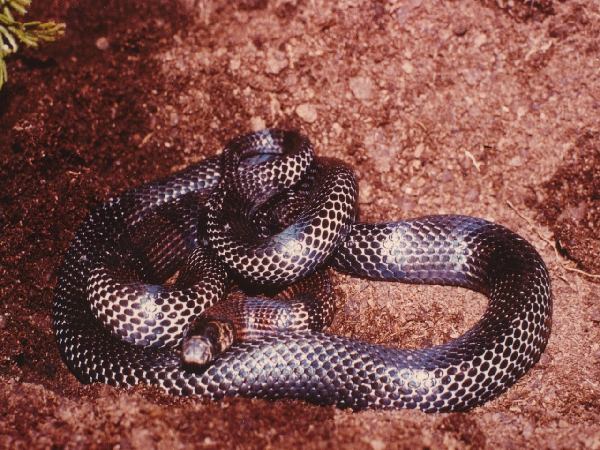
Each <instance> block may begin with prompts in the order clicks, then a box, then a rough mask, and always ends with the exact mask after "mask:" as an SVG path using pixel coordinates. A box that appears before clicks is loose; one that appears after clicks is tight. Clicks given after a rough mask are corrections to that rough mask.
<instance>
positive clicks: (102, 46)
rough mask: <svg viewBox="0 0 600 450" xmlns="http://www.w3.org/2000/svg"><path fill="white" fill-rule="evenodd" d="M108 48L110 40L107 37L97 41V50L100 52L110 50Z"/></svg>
mask: <svg viewBox="0 0 600 450" xmlns="http://www.w3.org/2000/svg"><path fill="white" fill-rule="evenodd" d="M108 47H110V42H108V39H106V38H105V37H101V38H98V39H97V40H96V48H97V49H98V50H102V51H104V50H108Z"/></svg>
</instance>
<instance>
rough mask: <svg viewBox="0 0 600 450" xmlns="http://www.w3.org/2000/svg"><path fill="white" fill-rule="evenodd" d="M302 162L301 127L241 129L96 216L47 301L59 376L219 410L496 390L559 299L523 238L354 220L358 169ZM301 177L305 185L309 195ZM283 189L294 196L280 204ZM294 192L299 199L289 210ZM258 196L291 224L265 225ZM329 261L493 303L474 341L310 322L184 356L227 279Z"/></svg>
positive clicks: (459, 227)
mask: <svg viewBox="0 0 600 450" xmlns="http://www.w3.org/2000/svg"><path fill="white" fill-rule="evenodd" d="M311 152H312V147H311V146H310V143H308V141H307V139H306V138H304V137H303V136H301V135H299V134H298V133H295V132H286V131H279V130H265V131H261V132H256V133H250V134H247V135H243V136H240V137H238V138H236V139H234V140H233V141H232V142H230V143H229V144H228V146H227V147H226V149H225V150H224V152H223V154H222V155H220V156H215V157H211V158H208V159H206V160H204V161H202V162H200V163H198V164H195V165H193V166H190V167H188V168H187V169H185V170H183V171H181V172H178V173H176V174H174V175H171V176H169V177H167V178H165V179H163V180H161V181H157V182H153V183H149V184H146V185H143V186H141V187H138V188H135V189H132V190H128V191H126V192H124V193H123V194H121V195H119V196H117V197H115V198H112V199H110V200H108V201H107V202H106V203H104V204H103V205H102V206H100V207H99V208H98V209H97V210H96V211H94V212H92V213H91V214H90V215H89V216H88V217H87V218H86V219H85V221H84V222H83V223H82V225H81V226H80V228H79V231H78V232H77V234H76V237H75V239H74V240H73V242H72V245H71V247H70V249H69V250H68V252H67V254H66V256H65V258H64V261H63V264H62V266H61V268H60V271H59V275H58V282H57V286H56V290H55V299H54V328H55V334H56V340H57V343H58V347H59V349H60V351H61V355H62V358H63V360H64V362H65V363H66V365H67V366H68V367H69V369H70V370H71V371H72V372H73V373H74V374H75V375H76V376H77V377H78V378H79V379H80V380H81V381H82V382H85V383H91V382H102V383H108V384H110V385H113V386H127V385H135V384H138V383H146V384H149V385H154V386H158V387H159V388H161V389H162V390H164V391H166V392H168V393H171V394H175V395H198V396H201V397H207V398H210V399H214V400H217V399H221V398H223V397H226V396H244V397H253V398H265V399H270V400H274V399H281V398H293V399H302V400H305V401H308V402H311V403H315V404H319V405H337V406H338V407H345V408H352V409H354V410H360V409H363V408H375V409H379V408H384V409H398V408H411V409H415V408H416V409H420V410H423V411H425V412H448V411H467V410H470V409H472V408H473V407H475V406H477V405H481V404H483V403H485V402H487V401H489V400H491V399H493V398H495V397H497V396H498V395H499V394H501V393H503V392H505V391H506V390H507V389H508V388H509V387H510V386H512V385H513V384H514V383H515V382H516V381H517V380H518V379H519V378H521V377H522V376H523V375H524V374H525V373H526V372H527V371H528V370H529V369H530V368H531V367H533V366H534V365H535V364H536V363H537V362H538V360H539V358H540V356H541V355H542V353H543V352H544V350H545V348H546V344H547V342H548V338H549V335H550V329H551V317H552V301H553V297H552V293H551V287H550V280H549V275H548V272H547V269H546V266H545V264H544V262H543V261H542V259H541V257H540V255H539V254H538V253H537V252H536V250H535V249H534V248H533V247H532V246H531V244H529V243H528V242H527V241H525V240H524V239H522V238H521V237H519V236H518V235H517V234H515V233H513V232H511V231H509V230H508V229H506V228H504V227H502V226H500V225H497V224H495V223H491V222H488V221H485V220H482V219H477V218H472V217H465V216H456V215H441V216H429V217H423V218H419V219H413V220H405V221H399V222H390V223H373V224H369V223H360V222H358V221H356V217H355V216H356V210H355V202H356V196H357V187H356V181H355V180H354V175H353V174H352V171H351V170H350V169H349V168H348V167H346V166H345V165H344V164H340V163H337V162H335V161H332V160H327V159H322V158H315V157H313V156H312V153H311ZM265 155H266V157H265ZM248 161H249V162H248ZM305 174H308V175H305ZM305 178H310V179H311V180H312V181H311V182H314V183H315V186H317V187H316V188H313V189H312V190H310V189H309V188H310V186H308V185H309V184H310V183H308V182H305V181H304V180H305ZM294 189H295V191H294ZM285 190H287V191H290V192H292V194H290V195H289V196H288V197H284V198H283V200H279V201H277V196H278V195H280V194H279V193H280V192H282V191H285ZM294 192H295V194H294ZM295 196H299V197H302V198H303V199H304V203H305V206H304V208H303V209H302V211H301V212H294V213H293V214H292V213H289V214H288V212H287V211H286V207H287V205H288V204H292V203H294V200H293V199H294V198H295ZM269 203H273V204H275V205H276V208H275V209H276V210H277V209H278V210H280V212H281V214H284V215H285V214H287V215H288V216H289V217H288V218H286V219H285V220H282V224H279V225H277V226H275V227H274V228H275V230H274V231H273V230H271V231H269V229H268V228H269V226H270V225H269V224H268V222H269V220H270V219H269V217H270V214H271V215H273V213H269V212H265V211H267V210H268V208H267V206H268V205H269ZM236 208H237V209H241V210H242V213H243V214H242V215H241V216H239V215H235V214H234V213H235V211H233V210H234V209H236ZM238 212H239V211H238ZM236 214H237V213H236ZM250 216H252V217H255V218H257V217H258V218H259V219H260V218H261V217H262V219H260V220H259V219H256V220H257V221H258V222H261V220H262V222H264V223H265V225H264V227H265V229H264V230H262V231H261V232H260V233H257V232H256V228H257V227H256V226H254V228H253V225H252V223H251V221H250V220H249V219H248V217H250ZM240 217H241V218H240ZM290 218H291V219H290ZM292 220H293V221H292ZM290 221H291V222H290ZM252 233H255V235H254V236H253V235H252ZM215 254H216V255H218V257H215ZM182 267H183V268H182ZM326 267H331V268H333V269H335V270H338V271H342V272H344V273H347V274H352V275H355V276H359V277H364V278H368V279H372V280H385V281H400V282H406V283H415V284H438V285H449V286H461V287H465V288H468V289H472V290H474V291H477V292H480V293H482V294H484V295H486V296H487V297H488V298H489V303H488V307H487V309H486V311H485V313H484V314H483V316H482V317H481V319H480V320H479V321H478V322H477V323H476V324H475V325H474V326H473V327H472V328H471V329H470V330H469V331H468V332H466V333H465V334H463V335H462V336H460V337H458V338H457V339H454V340H451V341H449V342H446V343H444V344H442V345H438V346H434V347H431V348H424V349H418V350H406V349H397V348H392V347H387V346H383V345H376V344H371V343H367V342H363V341H360V340H355V339H350V338H347V337H343V336H337V335H332V334H327V333H324V332H322V331H318V330H317V329H313V328H312V327H309V329H299V330H296V331H295V330H294V329H293V328H292V329H291V330H290V331H285V332H283V333H278V334H275V335H272V336H262V337H258V338H256V339H251V340H249V341H244V342H237V341H236V342H235V343H234V344H233V346H232V347H231V348H229V349H228V350H226V351H225V353H223V354H222V355H221V356H220V357H218V358H217V359H216V360H215V361H213V362H212V363H210V364H207V365H205V366H202V367H190V366H188V365H186V364H184V363H183V362H182V358H181V351H180V347H179V346H180V344H179V342H180V339H181V336H182V334H184V333H185V327H186V326H187V325H186V324H187V322H188V321H189V320H191V319H193V318H195V317H198V316H199V315H201V314H202V311H203V310H204V309H205V308H207V307H212V305H214V304H215V303H216V302H217V301H218V300H219V299H220V298H221V297H223V295H224V291H225V290H226V289H227V286H228V283H230V281H229V280H231V279H233V280H234V281H235V282H236V283H238V284H240V285H243V284H244V283H248V284H251V285H255V286H258V287H260V288H273V287H277V286H279V285H280V286H288V285H290V284H292V283H294V282H296V281H298V280H310V277H311V276H316V275H311V274H314V273H320V272H322V269H323V268H326ZM306 277H308V278H306ZM157 280H158V281H157ZM300 282H302V281H300ZM305 283H306V284H308V282H305ZM292 286H293V284H292ZM90 302H92V303H95V305H94V307H93V308H92V307H91V306H90Z"/></svg>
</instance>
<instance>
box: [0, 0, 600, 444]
mask: <svg viewBox="0 0 600 450" xmlns="http://www.w3.org/2000/svg"><path fill="white" fill-rule="evenodd" d="M99 5H100V6H99ZM28 19H31V20H34V19H36V20H38V19H39V20H49V19H56V20H59V21H62V22H65V23H66V24H67V32H66V35H65V36H64V38H62V39H61V40H60V41H59V42H58V43H55V44H47V45H43V46H42V47H41V48H40V49H38V50H37V51H33V50H31V51H30V50H25V51H23V52H22V53H20V54H19V55H17V56H16V57H13V58H12V59H10V60H9V77H10V81H9V83H8V84H7V85H6V86H5V87H4V88H3V90H2V91H0V230H1V231H0V298H1V302H0V385H1V389H0V447H4V448H11V449H19V448H23V449H30V448H101V449H104V448H107V449H151V448H169V449H178V448H181V449H187V448H225V447H227V448H257V449H258V448H260V449H262V448H298V447H302V448H348V449H349V448H352V449H354V448H357V449H374V450H381V449H386V448H432V449H437V448H457V449H462V448H478V449H479V448H490V449H492V448H494V449H495V448H518V449H523V448H534V449H544V448H551V449H555V448H556V449H561V448H589V449H600V425H599V423H600V295H599V294H598V289H597V288H598V284H597V283H598V278H597V277H598V275H600V266H599V265H598V258H597V257H596V255H598V254H599V251H600V241H599V238H598V236H599V232H598V230H599V227H600V213H599V211H600V207H599V206H600V205H599V203H600V172H599V169H598V167H600V129H599V125H598V124H599V122H598V117H599V113H600V47H599V42H600V3H599V2H598V1H588V2H583V1H572V0H569V1H564V2H558V1H554V2H553V1H551V0H543V1H537V0H533V1H530V0H527V1H522V2H521V1H518V0H515V1H514V2H513V1H510V2H508V1H502V0H481V1H475V0H472V1H468V0H464V1H422V0H410V1H399V0H398V1H392V0H390V1H384V0H378V1H366V0H364V1H363V0H352V1H351V0H342V1H338V2H326V1H319V0H298V1H295V0H292V1H275V0H271V1H267V0H238V1H233V2H230V1H214V2H209V1H195V0H179V1H178V2H177V1H171V2H168V1H160V0H150V1H144V0H126V1H117V0H108V1H106V2H101V3H98V2H92V1H90V0H79V1H77V0H68V1H62V0H61V1H59V0H49V1H45V2H34V5H33V10H32V11H31V14H30V16H29V17H28ZM263 127H284V128H294V129H298V130H300V131H302V132H303V133H304V134H306V135H307V136H308V137H309V138H310V139H311V141H312V142H313V144H314V145H315V148H316V152H317V154H319V155H326V156H330V157H337V158H340V159H342V160H344V161H346V162H347V163H348V164H350V165H352V166H353V167H354V168H355V170H356V173H357V177H358V179H359V180H360V209H361V217H362V219H363V220H366V221H375V220H400V219H403V218H409V217H416V216H421V215H425V214H441V213H460V214H468V215H473V216H479V217H483V218H486V219H490V220H494V221H497V222H499V223H501V224H503V225H505V226H507V227H509V228H511V229H513V230H514V231H516V232H518V233H519V234H521V235H522V236H523V237H525V238H526V239H528V240H529V241H531V242H532V243H533V245H534V246H535V247H536V248H537V249H538V251H539V252H540V254H541V255H542V256H543V258H544V260H545V261H546V263H547V265H548V267H549V270H550V273H551V276H552V283H553V289H554V294H555V311H554V326H553V334H552V337H551V340H550V343H549V345H548V349H547V351H546V353H545V355H544V356H543V357H542V360H541V361H540V363H539V364H538V365H537V366H536V367H535V368H533V369H532V370H531V371H530V372H529V373H528V374H527V375H526V376H525V377H524V378H523V379H522V380H521V381H519V382H518V383H517V384H516V385H515V386H514V387H513V388H511V389H510V390H509V391H508V392H507V393H506V394H504V395H502V396H501V397H500V398H498V399H496V400H494V401H492V402H490V403H489V404H486V405H484V406H483V407H480V408H477V409H476V410H474V411H472V412H470V413H468V414H446V415H425V414H422V413H419V412H414V411H398V412H372V411H365V412H360V413H352V412H349V411H342V410H338V409H335V408H323V407H316V406H313V405H308V404H305V403H302V402H298V401H281V402H275V403H271V402H266V401H257V400H246V399H229V400H225V401H222V402H219V403H210V402H206V401H203V400H200V399H194V398H191V399H190V398H173V397H169V396H166V395H163V394H161V393H159V392H157V391H155V390H154V389H150V388H146V387H136V388H133V389H129V390H126V389H115V388H111V387H107V386H98V385H94V386H83V385H81V384H80V383H79V382H78V381H77V380H76V379H75V377H74V376H73V375H71V374H70V373H69V372H68V370H67V369H66V367H65V366H64V364H63V363H62V361H61V359H60V356H59V353H58V350H57V348H56V344H55V342H54V336H53V332H52V321H51V304H52V298H53V289H54V285H55V283H56V274H57V269H58V267H59V265H60V262H61V259H62V256H63V255H64V253H65V252H66V250H67V248H68V247H69V242H70V240H71V239H72V238H73V236H74V233H75V232H76V230H77V227H78V224H79V223H80V222H81V220H82V219H83V218H84V217H85V215H86V214H87V213H88V212H89V211H90V210H91V209H93V208H95V207H97V206H98V205H100V204H101V203H102V202H103V201H105V200H106V199H108V198H109V197H110V196H112V195H115V194H117V193H119V192H122V191H123V190H125V189H127V188H130V187H133V186H136V185H139V184H141V183H143V182H146V181H150V180H153V179H156V178H157V177H159V176H162V175H166V174H169V173H172V172H174V171H176V170H178V169H180V168H182V167H185V166H186V165H188V164H191V163H193V162H196V161H198V160H200V159H202V158H204V157H206V156H208V155H212V154H215V153H216V152H217V151H219V150H220V149H221V148H222V147H223V146H224V144H225V143H226V142H227V140H229V139H230V138H232V137H234V136H236V135H238V134H241V133H243V132H247V131H251V130H254V129H260V128H263ZM588 274H591V275H594V276H590V275H588ZM336 282H337V290H338V292H339V294H340V300H339V313H338V315H337V317H336V320H335V323H334V326H333V327H332V329H331V332H333V333H339V334H344V335H346V336H353V337H356V338H361V339H368V340H371V341H374V342H380V343H386V344H389V345H395V346H400V347H420V346H425V345H432V344H437V343H440V342H443V341H447V340H449V339H452V338H453V337H456V336H458V335H459V334H460V333H462V332H464V331H466V330H467V329H469V327H470V326H472V325H473V323H474V322H475V321H476V320H477V319H478V317H480V315H481V313H482V312H483V311H484V309H485V304H486V303H485V299H484V298H482V297H481V296H479V295H476V294H472V293H469V292H467V291H464V290H460V289H451V288H443V287H415V286H405V285H398V284H385V283H376V282H370V281H365V280H357V279H353V278H351V277H347V276H341V275H340V276H336Z"/></svg>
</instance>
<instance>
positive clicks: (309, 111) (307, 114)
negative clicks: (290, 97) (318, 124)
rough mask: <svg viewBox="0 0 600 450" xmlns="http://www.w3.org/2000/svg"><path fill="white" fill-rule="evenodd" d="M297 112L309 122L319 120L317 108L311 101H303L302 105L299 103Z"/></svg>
mask: <svg viewBox="0 0 600 450" xmlns="http://www.w3.org/2000/svg"><path fill="white" fill-rule="evenodd" d="M296 114H298V117H300V118H301V119H302V120H304V121H306V122H308V123H313V122H314V121H316V120H317V109H316V108H315V107H314V106H313V105H311V104H309V103H302V104H301V105H298V107H297V108H296Z"/></svg>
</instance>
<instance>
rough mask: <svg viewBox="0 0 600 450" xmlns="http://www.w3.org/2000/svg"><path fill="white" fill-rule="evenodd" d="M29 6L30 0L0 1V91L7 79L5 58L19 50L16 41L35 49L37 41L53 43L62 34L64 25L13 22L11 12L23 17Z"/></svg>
mask: <svg viewBox="0 0 600 450" xmlns="http://www.w3.org/2000/svg"><path fill="white" fill-rule="evenodd" d="M30 5H31V0H0V8H1V10H0V89H2V85H3V84H4V83H5V82H6V80H7V79H8V72H7V70H6V61H5V58H6V57H7V56H8V55H10V54H11V53H15V52H16V51H17V50H18V49H19V45H18V42H17V41H19V42H21V43H23V44H25V45H27V46H28V47H36V48H37V46H38V43H39V41H54V40H55V39H56V37H57V36H59V35H61V34H63V32H64V28H65V24H64V23H55V22H46V23H42V22H25V23H23V22H19V21H18V20H15V18H14V16H13V12H14V13H16V14H20V15H22V16H23V15H25V14H27V8H28V7H29V6H30ZM11 11H12V12H11Z"/></svg>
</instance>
